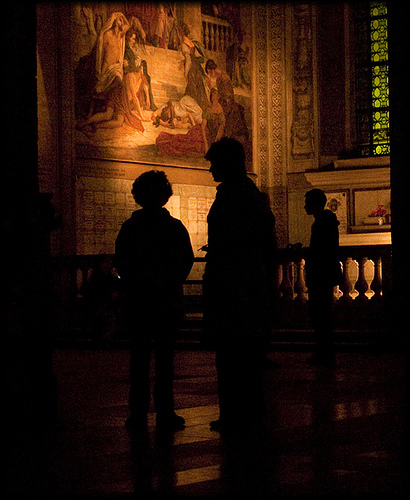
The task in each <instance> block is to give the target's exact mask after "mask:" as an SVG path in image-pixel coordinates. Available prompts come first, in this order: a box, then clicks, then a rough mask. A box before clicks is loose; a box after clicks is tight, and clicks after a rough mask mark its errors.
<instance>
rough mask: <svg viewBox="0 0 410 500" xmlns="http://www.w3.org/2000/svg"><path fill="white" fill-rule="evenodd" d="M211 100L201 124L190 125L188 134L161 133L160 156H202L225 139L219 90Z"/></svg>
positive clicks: (159, 142)
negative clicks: (215, 143) (216, 142)
mask: <svg viewBox="0 0 410 500" xmlns="http://www.w3.org/2000/svg"><path fill="white" fill-rule="evenodd" d="M187 97H189V96H184V97H183V98H182V99H181V100H184V99H185V98H187ZM210 100H211V105H210V106H209V107H207V108H206V109H205V110H204V111H203V113H202V112H201V114H202V120H201V122H200V123H196V124H194V125H193V126H191V125H190V126H189V127H188V128H189V130H188V132H187V133H186V134H169V133H167V132H161V133H160V134H159V135H158V137H157V140H156V144H157V149H158V154H159V155H161V156H163V155H171V156H202V155H203V154H204V153H206V151H208V149H209V146H210V145H211V144H212V143H213V142H215V141H218V140H219V139H221V138H222V137H223V135H224V126H225V118H224V113H223V110H222V106H221V104H220V103H219V94H218V90H217V89H215V88H213V89H212V90H211V95H210ZM161 124H163V122H162V120H161Z"/></svg>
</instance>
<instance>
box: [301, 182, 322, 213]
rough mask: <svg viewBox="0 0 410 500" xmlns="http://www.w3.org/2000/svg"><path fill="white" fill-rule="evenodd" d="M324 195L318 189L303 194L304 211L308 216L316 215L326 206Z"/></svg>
mask: <svg viewBox="0 0 410 500" xmlns="http://www.w3.org/2000/svg"><path fill="white" fill-rule="evenodd" d="M326 201H327V198H326V195H325V193H324V192H323V191H322V190H321V189H318V188H315V189H311V190H310V191H308V192H307V193H306V194H305V210H306V213H307V214H308V215H317V214H318V213H319V212H321V211H322V210H323V209H324V208H325V206H326Z"/></svg>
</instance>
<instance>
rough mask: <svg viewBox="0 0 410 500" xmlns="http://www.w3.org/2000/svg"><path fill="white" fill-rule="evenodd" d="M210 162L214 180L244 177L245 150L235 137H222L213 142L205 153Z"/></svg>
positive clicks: (222, 180)
mask: <svg viewBox="0 0 410 500" xmlns="http://www.w3.org/2000/svg"><path fill="white" fill-rule="evenodd" d="M205 159H206V160H208V161H210V162H211V168H210V169H209V171H210V172H211V174H212V176H213V178H214V180H215V182H225V181H232V180H236V179H240V178H241V177H246V167H245V150H244V149H243V146H242V144H241V143H240V142H239V141H237V140H236V139H232V138H230V137H229V138H228V137H223V138H222V139H220V140H219V141H217V142H214V143H213V144H212V145H211V147H210V148H209V149H208V151H207V153H206V154H205Z"/></svg>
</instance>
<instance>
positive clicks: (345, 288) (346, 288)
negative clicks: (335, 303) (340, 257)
mask: <svg viewBox="0 0 410 500" xmlns="http://www.w3.org/2000/svg"><path fill="white" fill-rule="evenodd" d="M352 261H353V260H352V258H351V257H346V259H345V260H344V261H343V262H342V267H343V280H342V283H341V284H340V290H341V291H342V293H343V295H342V296H341V297H340V299H339V300H340V301H342V302H343V303H345V304H348V303H350V302H351V301H352V296H351V295H350V293H351V292H352V291H353V285H352V283H351V281H350V277H349V265H350V263H351V262H352Z"/></svg>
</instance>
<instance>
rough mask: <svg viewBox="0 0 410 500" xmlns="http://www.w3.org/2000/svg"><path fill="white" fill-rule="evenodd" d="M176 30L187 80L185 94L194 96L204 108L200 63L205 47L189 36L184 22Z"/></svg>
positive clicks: (207, 103) (206, 103) (204, 94)
mask: <svg viewBox="0 0 410 500" xmlns="http://www.w3.org/2000/svg"><path fill="white" fill-rule="evenodd" d="M177 30H178V33H179V36H180V40H181V52H182V55H183V56H184V61H182V64H183V68H184V75H185V78H186V81H187V86H186V88H185V95H190V96H191V97H192V98H194V99H195V101H196V102H197V103H198V104H199V106H200V107H201V108H202V109H203V110H204V109H205V108H206V107H207V106H209V100H208V96H207V93H206V90H205V76H206V74H205V71H204V69H203V67H202V63H203V62H204V61H205V49H204V47H203V45H202V44H201V43H200V42H198V41H196V40H191V39H190V38H189V28H188V26H187V25H186V24H185V23H179V24H178V28H177Z"/></svg>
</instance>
